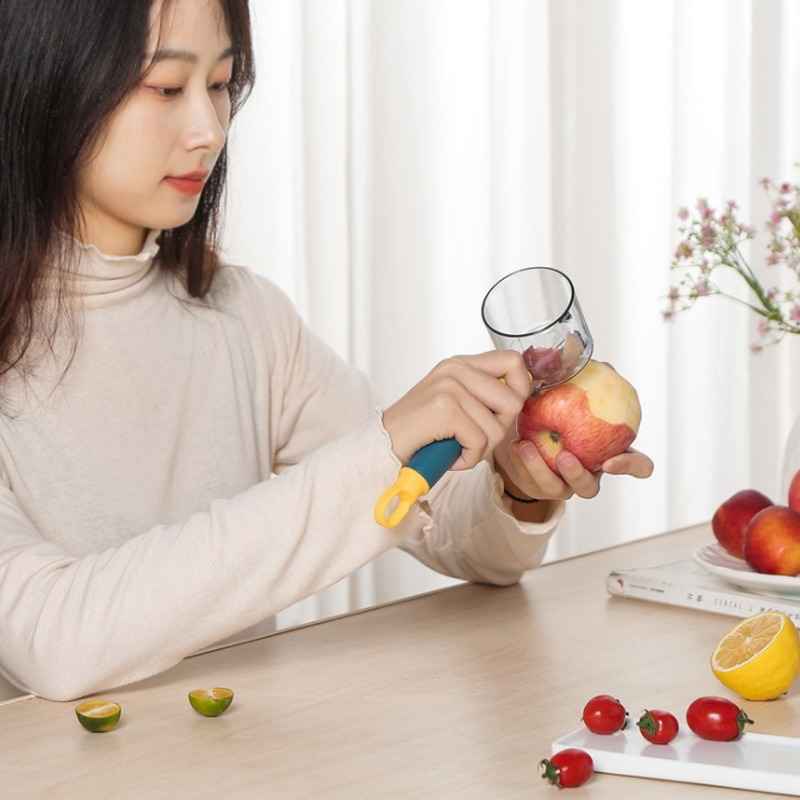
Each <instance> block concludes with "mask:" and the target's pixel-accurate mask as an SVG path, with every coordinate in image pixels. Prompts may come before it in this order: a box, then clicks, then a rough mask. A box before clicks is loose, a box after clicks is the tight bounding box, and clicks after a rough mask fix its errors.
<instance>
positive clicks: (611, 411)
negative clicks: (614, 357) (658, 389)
mask: <svg viewBox="0 0 800 800" xmlns="http://www.w3.org/2000/svg"><path fill="white" fill-rule="evenodd" d="M641 421H642V409H641V406H640V404H639V396H638V394H637V393H636V389H634V388H633V386H632V385H631V384H630V383H629V382H628V381H627V380H625V378H623V377H622V376H621V375H620V374H619V373H618V372H617V371H616V370H615V369H614V368H613V367H612V366H611V365H610V364H606V363H604V362H601V361H594V360H589V361H588V362H587V363H586V366H585V367H584V368H583V369H582V370H581V371H580V372H579V373H578V374H577V375H576V376H575V377H574V378H572V379H571V380H569V381H567V382H566V383H562V384H560V385H559V386H554V387H552V388H551V389H545V390H543V391H541V392H539V393H538V394H536V395H534V396H533V397H530V398H528V400H526V401H525V405H524V406H523V409H522V411H521V412H520V415H519V417H517V434H518V435H519V437H520V439H527V440H528V441H530V442H533V444H534V445H535V446H536V449H537V450H538V451H539V453H540V454H541V456H542V458H543V459H544V461H545V463H546V464H547V466H548V467H550V469H552V470H553V471H554V472H558V468H557V467H556V461H555V459H556V456H557V455H558V453H560V452H561V451H562V450H568V451H569V452H570V453H572V454H573V455H574V456H575V457H576V458H577V459H578V460H579V461H580V462H581V464H583V466H584V467H585V468H586V469H588V470H589V471H591V472H596V471H597V470H599V469H600V467H601V466H602V465H603V463H604V462H605V461H606V460H608V459H609V458H612V457H613V456H616V455H619V454H620V453H624V452H625V450H627V449H628V448H629V447H630V446H631V444H632V442H633V440H634V439H635V438H636V434H637V433H638V432H639V424H640V423H641Z"/></svg>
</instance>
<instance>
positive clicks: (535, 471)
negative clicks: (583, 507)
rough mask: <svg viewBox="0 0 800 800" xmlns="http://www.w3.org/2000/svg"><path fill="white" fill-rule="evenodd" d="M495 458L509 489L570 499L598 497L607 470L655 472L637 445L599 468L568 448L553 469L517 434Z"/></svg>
mask: <svg viewBox="0 0 800 800" xmlns="http://www.w3.org/2000/svg"><path fill="white" fill-rule="evenodd" d="M494 460H495V467H496V468H497V471H498V472H499V473H500V475H501V476H502V478H503V481H504V483H505V485H506V488H507V489H508V491H509V492H511V493H512V494H515V495H517V496H525V497H535V498H538V499H540V500H545V499H547V500H568V499H569V498H570V497H572V496H573V495H578V496H579V497H583V498H591V497H595V496H596V495H597V493H598V492H599V491H600V479H601V478H602V476H603V474H604V473H608V474H609V475H630V476H632V477H634V478H649V477H650V475H651V474H652V472H653V462H652V460H651V459H650V458H649V457H648V456H646V455H645V454H644V453H641V452H639V451H638V450H634V449H629V450H626V451H625V452H624V453H621V454H620V455H618V456H614V457H613V458H609V459H608V460H607V461H606V462H605V463H604V464H603V465H602V467H601V468H600V470H599V471H598V472H589V470H587V469H585V468H584V466H583V465H582V464H581V462H580V461H578V459H577V458H576V457H575V456H574V455H573V454H572V453H570V452H569V451H567V450H564V451H562V452H561V453H559V454H558V455H557V456H556V466H557V467H558V472H553V471H552V470H551V469H550V468H549V467H548V466H547V464H546V463H545V461H544V459H543V458H542V457H541V455H540V454H539V451H538V450H537V449H536V446H535V445H534V444H533V442H529V441H527V440H520V439H516V438H509V439H507V440H506V442H504V443H502V444H501V445H500V446H499V447H497V448H496V449H495V451H494Z"/></svg>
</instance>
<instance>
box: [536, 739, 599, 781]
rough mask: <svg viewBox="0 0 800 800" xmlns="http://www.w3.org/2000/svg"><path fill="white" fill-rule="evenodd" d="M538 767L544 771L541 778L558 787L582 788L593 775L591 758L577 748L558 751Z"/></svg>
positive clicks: (543, 760)
mask: <svg viewBox="0 0 800 800" xmlns="http://www.w3.org/2000/svg"><path fill="white" fill-rule="evenodd" d="M539 767H540V768H541V769H544V772H543V773H542V777H543V778H547V780H549V781H550V783H553V784H555V785H556V786H559V787H562V786H563V787H564V788H565V789H567V788H572V787H573V786H582V785H583V784H584V783H586V781H588V780H589V778H591V777H592V775H594V762H593V761H592V757H591V756H590V755H589V754H588V753H587V752H586V751H585V750H580V749H578V748H577V747H568V748H567V749H566V750H560V751H559V752H558V753H556V754H555V755H554V756H553V757H552V758H551V759H550V760H549V761H548V760H547V759H546V758H543V759H542V760H541V761H540V762H539Z"/></svg>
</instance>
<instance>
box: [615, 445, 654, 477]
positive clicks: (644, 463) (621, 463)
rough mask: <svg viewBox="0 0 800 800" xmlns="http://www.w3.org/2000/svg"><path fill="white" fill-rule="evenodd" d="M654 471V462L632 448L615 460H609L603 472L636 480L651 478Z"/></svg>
mask: <svg viewBox="0 0 800 800" xmlns="http://www.w3.org/2000/svg"><path fill="white" fill-rule="evenodd" d="M653 469H654V464H653V462H652V460H651V459H650V458H649V457H648V456H646V455H645V454H644V453H640V452H639V451H638V450H634V449H632V448H631V449H629V450H626V451H625V452H624V453H622V454H620V455H618V456H614V458H609V459H608V461H606V462H605V463H604V464H603V472H607V473H608V474H609V475H630V476H632V477H634V478H649V477H650V476H651V475H652V474H653Z"/></svg>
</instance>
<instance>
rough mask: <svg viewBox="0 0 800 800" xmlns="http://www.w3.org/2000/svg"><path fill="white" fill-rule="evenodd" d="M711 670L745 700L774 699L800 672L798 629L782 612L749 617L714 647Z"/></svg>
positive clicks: (770, 612)
mask: <svg viewBox="0 0 800 800" xmlns="http://www.w3.org/2000/svg"><path fill="white" fill-rule="evenodd" d="M711 670H712V672H713V673H714V675H716V676H717V678H718V679H719V680H720V682H721V683H722V684H723V685H724V686H727V687H728V688H729V689H731V690H732V691H734V692H736V693H737V694H738V695H740V696H741V697H743V698H744V699H745V700H774V699H775V698H776V697H780V696H781V695H782V694H785V693H786V692H788V691H789V688H790V687H791V685H792V684H793V683H794V681H795V678H797V675H798V673H800V637H799V636H798V634H797V628H795V626H794V623H793V622H792V621H791V619H789V617H788V616H787V615H786V614H783V613H782V612H780V611H761V612H759V613H758V614H753V615H752V616H750V617H746V618H745V619H743V620H742V621H741V622H740V623H739V624H738V625H736V626H735V627H734V628H733V629H732V630H731V631H730V633H728V634H726V635H725V636H723V637H722V639H720V641H719V643H718V644H717V646H716V647H715V648H714V652H713V653H712V654H711Z"/></svg>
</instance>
